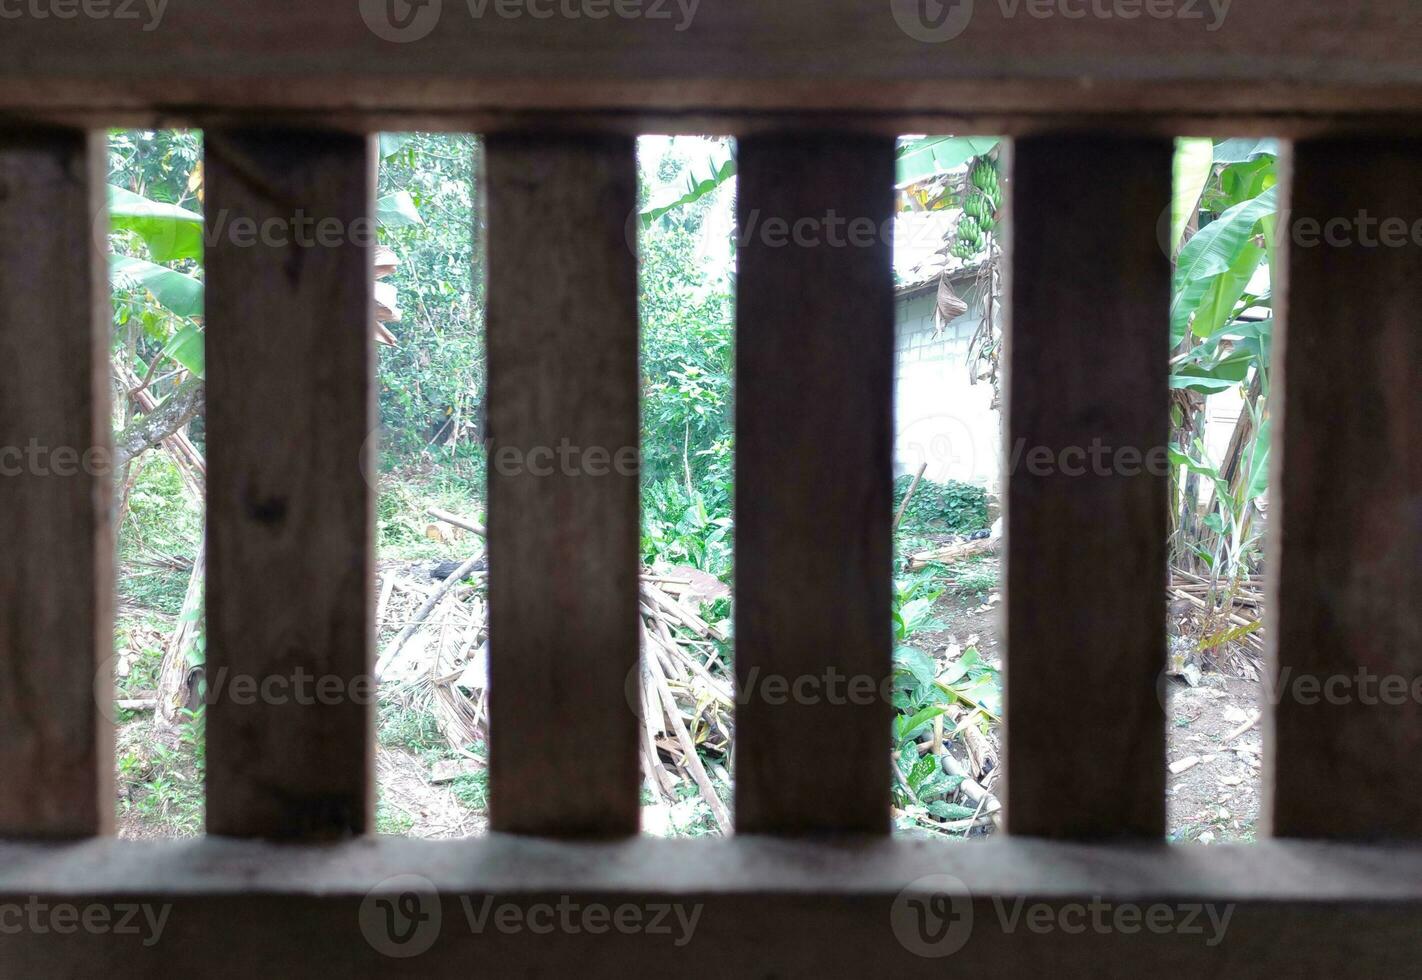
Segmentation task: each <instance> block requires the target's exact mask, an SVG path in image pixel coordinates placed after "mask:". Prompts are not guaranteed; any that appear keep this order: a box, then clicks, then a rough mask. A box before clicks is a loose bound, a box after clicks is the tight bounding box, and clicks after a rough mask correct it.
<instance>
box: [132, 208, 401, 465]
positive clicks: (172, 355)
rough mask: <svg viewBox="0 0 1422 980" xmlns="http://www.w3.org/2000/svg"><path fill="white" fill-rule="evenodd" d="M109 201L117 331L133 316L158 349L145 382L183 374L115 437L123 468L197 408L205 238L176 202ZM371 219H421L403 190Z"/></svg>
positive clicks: (196, 219) (192, 215)
mask: <svg viewBox="0 0 1422 980" xmlns="http://www.w3.org/2000/svg"><path fill="white" fill-rule="evenodd" d="M108 202H109V229H110V232H111V239H110V243H111V245H112V246H113V250H112V251H111V253H110V255H109V285H110V288H111V291H112V295H113V297H114V307H115V319H116V321H117V322H118V323H119V324H120V325H121V326H123V325H127V324H129V322H130V321H131V320H132V319H133V318H134V317H137V318H139V322H140V323H141V326H142V330H143V333H144V334H145V335H146V336H147V337H148V338H149V339H150V340H151V341H154V342H156V343H157V344H159V345H160V346H159V349H158V352H157V355H156V356H155V357H153V358H152V359H151V361H149V362H148V363H146V364H145V365H143V371H142V372H141V374H142V380H143V381H144V382H145V383H148V382H151V381H152V380H153V379H154V378H155V377H156V376H158V374H159V372H160V370H162V369H163V368H164V366H165V365H167V366H168V367H170V368H172V369H173V370H175V371H177V372H180V373H183V374H185V375H186V377H185V379H184V380H182V381H181V382H180V383H178V384H177V385H175V386H174V387H173V388H172V390H171V391H169V392H168V393H167V394H166V395H165V397H164V398H163V399H162V401H161V402H160V403H159V404H158V406H157V407H156V408H155V409H154V410H153V411H152V412H150V413H148V414H146V415H145V416H143V417H142V418H141V419H138V420H136V421H135V422H134V423H133V424H132V425H130V426H129V427H127V428H126V429H125V431H124V432H121V433H119V435H118V437H117V438H116V440H115V442H116V459H115V461H116V463H117V465H118V467H119V468H122V466H124V465H126V464H127V463H128V462H129V461H130V460H131V459H132V458H133V457H134V456H136V455H137V454H138V453H141V452H142V451H144V450H145V449H147V448H149V447H151V446H154V445H157V444H158V443H159V442H161V441H162V440H163V439H166V438H168V437H169V436H171V435H172V434H173V433H174V432H176V431H177V430H178V429H180V428H181V427H182V426H183V425H185V424H187V422H188V421H189V420H190V419H191V418H192V417H193V416H194V415H195V414H196V413H197V412H198V411H200V410H201V407H202V390H201V389H202V384H203V379H204V377H205V374H206V368H207V366H206V362H205V360H204V354H203V302H204V285H203V280H202V260H203V253H204V248H205V245H206V241H205V233H204V224H203V217H202V215H200V214H198V213H196V212H193V211H190V210H188V209H186V208H183V207H180V206H178V205H176V204H168V203H164V202H160V201H153V200H150V199H149V198H147V197H144V196H143V195H142V194H137V193H135V192H133V191H130V190H127V189H126V188H123V187H118V186H115V185H110V186H109V188H108ZM376 219H377V220H378V221H379V223H380V224H381V226H382V227H386V228H399V227H405V226H408V225H412V224H419V223H420V222H421V219H420V215H419V211H418V209H417V208H416V206H415V203H414V200H413V199H412V198H411V196H410V194H409V193H408V192H404V191H401V192H397V193H394V194H389V195H386V196H384V197H382V198H380V200H379V201H377V202H376Z"/></svg>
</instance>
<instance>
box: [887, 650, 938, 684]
mask: <svg viewBox="0 0 1422 980" xmlns="http://www.w3.org/2000/svg"><path fill="white" fill-rule="evenodd" d="M894 666H896V667H898V668H899V669H900V670H904V671H907V672H908V673H909V674H910V675H912V676H913V679H914V680H916V681H917V682H918V683H919V684H922V685H925V686H926V685H929V684H932V683H933V682H934V680H935V679H936V678H937V677H938V664H936V663H935V662H934V660H933V658H932V657H930V656H929V655H928V654H926V653H924V652H923V651H922V650H915V649H914V648H913V647H899V648H898V649H897V650H895V651H894Z"/></svg>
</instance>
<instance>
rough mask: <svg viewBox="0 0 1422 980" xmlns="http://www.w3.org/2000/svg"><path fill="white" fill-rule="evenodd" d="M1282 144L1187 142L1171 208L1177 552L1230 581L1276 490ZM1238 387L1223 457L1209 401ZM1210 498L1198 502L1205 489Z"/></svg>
mask: <svg viewBox="0 0 1422 980" xmlns="http://www.w3.org/2000/svg"><path fill="white" fill-rule="evenodd" d="M1276 157H1277V148H1276V146H1275V145H1274V144H1273V142H1272V141H1268V140H1224V141H1221V142H1219V143H1216V144H1211V143H1210V142H1209V141H1205V140H1182V141H1181V144H1180V146H1179V147H1178V150H1177V155H1176V176H1177V180H1176V200H1175V202H1174V205H1173V206H1172V213H1171V228H1170V235H1171V238H1170V240H1169V242H1168V243H1167V244H1168V246H1169V249H1170V251H1171V253H1172V255H1174V257H1175V271H1174V281H1173V288H1172V296H1171V306H1170V325H1171V342H1172V356H1171V375H1170V385H1171V388H1172V390H1173V392H1174V395H1175V397H1174V398H1173V399H1172V406H1171V413H1172V415H1171V422H1172V438H1171V443H1172V445H1171V458H1172V461H1173V462H1174V463H1175V464H1176V465H1175V469H1174V474H1175V480H1174V483H1173V487H1172V490H1173V494H1174V501H1175V508H1174V514H1175V527H1174V529H1173V535H1172V541H1171V545H1172V559H1173V560H1174V561H1176V562H1177V563H1179V564H1181V565H1183V566H1187V567H1192V568H1199V569H1204V570H1205V571H1207V572H1208V573H1209V576H1210V579H1211V581H1212V582H1219V583H1221V584H1222V587H1223V588H1224V589H1225V590H1227V589H1228V583H1229V582H1230V581H1232V580H1234V579H1237V577H1238V576H1239V575H1240V574H1241V573H1242V572H1243V571H1244V570H1245V566H1246V565H1247V563H1248V562H1249V561H1250V560H1251V555H1252V551H1253V549H1254V547H1255V545H1256V544H1257V540H1258V536H1257V535H1254V534H1252V533H1251V531H1250V528H1251V527H1252V523H1253V517H1254V515H1255V512H1256V511H1257V507H1258V503H1259V500H1260V498H1262V497H1263V496H1264V494H1265V493H1266V492H1267V489H1268V466H1267V460H1268V452H1269V421H1268V419H1269V412H1268V401H1269V359H1270V349H1271V344H1272V339H1273V325H1274V320H1273V317H1272V315H1271V310H1272V306H1273V295H1272V285H1271V283H1272V280H1271V275H1270V273H1271V269H1272V266H1273V261H1274V257H1275V251H1276V250H1275V245H1276V238H1277V230H1278V229H1277V221H1278V211H1279V205H1278V186H1277V184H1278V176H1277V167H1276ZM1231 390H1238V391H1241V392H1242V393H1243V395H1244V406H1243V409H1242V411H1241V414H1240V420H1239V424H1238V427H1237V430H1236V437H1235V438H1233V439H1232V440H1231V442H1230V447H1229V449H1228V450H1227V452H1226V458H1224V459H1221V460H1218V461H1215V460H1211V459H1210V458H1209V454H1208V452H1207V451H1206V448H1205V440H1204V431H1205V424H1206V412H1205V400H1206V399H1207V398H1208V397H1210V396H1211V395H1216V394H1220V393H1222V392H1227V391H1231ZM1202 498H1203V499H1204V500H1205V504H1204V506H1203V507H1202V506H1201V499H1202Z"/></svg>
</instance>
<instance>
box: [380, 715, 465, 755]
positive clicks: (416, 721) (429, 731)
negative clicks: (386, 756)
mask: <svg viewBox="0 0 1422 980" xmlns="http://www.w3.org/2000/svg"><path fill="white" fill-rule="evenodd" d="M378 731H379V739H380V744H381V745H387V746H391V747H393V748H403V749H409V750H410V751H411V752H415V753H417V754H419V755H422V756H427V755H432V756H433V757H435V758H439V757H442V756H443V755H444V754H446V753H447V752H448V751H449V744H448V742H446V741H445V738H444V734H443V733H442V732H441V731H440V730H439V721H438V720H436V718H435V716H434V715H432V714H430V713H429V712H428V711H420V710H417V709H414V708H410V707H407V706H405V705H402V704H395V703H393V702H383V703H382V704H381V705H380V722H379V726H378Z"/></svg>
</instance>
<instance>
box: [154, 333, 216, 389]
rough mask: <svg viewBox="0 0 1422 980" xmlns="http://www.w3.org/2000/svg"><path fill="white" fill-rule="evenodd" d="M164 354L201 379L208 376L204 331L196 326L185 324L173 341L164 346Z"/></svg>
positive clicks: (174, 335)
mask: <svg viewBox="0 0 1422 980" xmlns="http://www.w3.org/2000/svg"><path fill="white" fill-rule="evenodd" d="M163 354H164V355H165V356H167V357H171V358H172V359H173V360H175V361H177V362H178V363H179V364H181V365H182V366H183V367H185V368H187V369H188V370H189V371H191V372H192V373H193V374H195V375H197V376H198V377H199V378H204V377H206V376H207V373H206V372H207V361H206V357H205V353H204V346H203V336H202V331H201V330H199V329H198V327H197V325H196V324H192V323H188V324H184V325H183V327H182V329H181V330H179V331H178V332H177V333H175V334H173V339H172V340H170V341H168V343H167V345H166V346H164V348H163Z"/></svg>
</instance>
